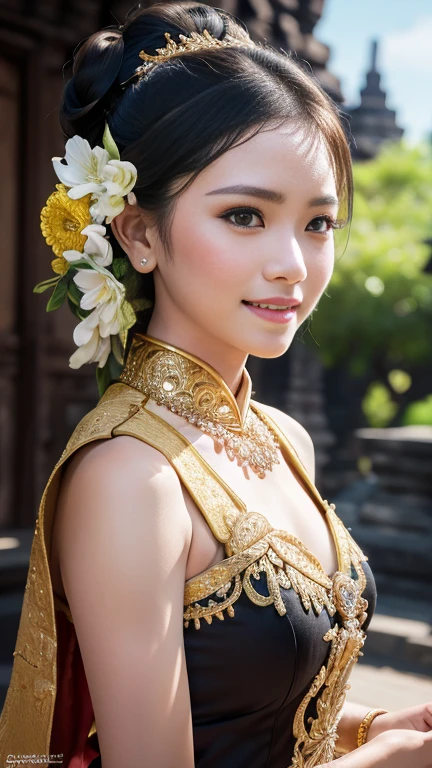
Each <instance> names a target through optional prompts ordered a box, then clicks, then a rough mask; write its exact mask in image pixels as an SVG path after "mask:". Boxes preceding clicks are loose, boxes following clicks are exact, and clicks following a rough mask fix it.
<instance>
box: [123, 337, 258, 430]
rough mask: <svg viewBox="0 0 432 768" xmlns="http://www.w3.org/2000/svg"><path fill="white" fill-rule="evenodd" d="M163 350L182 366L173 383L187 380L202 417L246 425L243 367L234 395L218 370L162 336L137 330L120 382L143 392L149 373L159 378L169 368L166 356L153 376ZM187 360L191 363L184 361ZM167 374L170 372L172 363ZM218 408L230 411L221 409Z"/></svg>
mask: <svg viewBox="0 0 432 768" xmlns="http://www.w3.org/2000/svg"><path fill="white" fill-rule="evenodd" d="M166 351H168V352H172V353H173V355H174V359H175V365H176V367H177V366H181V367H180V368H179V370H178V373H177V375H176V378H177V381H175V382H173V384H174V386H176V385H177V384H178V382H179V379H180V378H181V380H182V381H181V383H182V385H183V387H184V386H185V381H186V380H187V384H186V387H185V389H186V394H187V395H189V396H190V398H191V405H193V408H194V409H195V410H197V411H198V412H199V413H201V414H202V416H203V417H206V418H209V419H211V420H212V421H214V422H215V423H219V424H222V425H223V426H224V427H225V428H226V429H229V430H232V431H233V432H240V431H241V430H242V429H243V428H244V426H245V421H246V416H247V412H248V408H249V402H250V395H251V391H252V381H251V378H250V376H249V373H248V371H247V369H246V368H244V369H243V376H242V381H241V384H240V389H239V392H238V393H237V398H236V397H234V395H233V393H232V391H231V390H230V388H229V386H228V385H227V384H226V382H225V381H224V380H223V378H222V377H221V376H220V374H219V373H218V372H217V370H216V369H215V368H213V366H211V365H209V363H206V362H205V361H204V360H202V359H201V358H200V357H196V356H195V355H193V354H191V353H190V352H186V350H184V349H182V348H181V347H176V346H174V345H173V344H168V343H167V342H166V341H162V339H156V338H154V336H148V335H146V334H143V333H137V334H135V335H134V338H133V340H132V344H131V348H130V350H129V354H128V357H127V360H126V364H125V367H124V369H123V371H122V372H121V374H120V381H122V382H123V383H124V384H128V385H129V386H130V387H134V388H135V389H139V390H141V391H142V392H143V391H144V385H145V384H146V383H147V382H148V380H149V378H150V377H151V375H154V376H155V378H156V379H157V380H158V381H159V379H160V378H161V374H163V373H164V372H165V371H166V367H165V366H167V367H168V365H169V359H168V363H164V367H163V369H162V371H157V374H156V375H155V372H154V371H155V369H154V363H155V362H156V363H157V362H158V359H162V361H164V357H165V355H164V354H163V353H164V352H166ZM158 353H162V354H158ZM182 358H184V359H185V360H182ZM186 360H188V361H189V362H190V363H193V364H194V365H193V366H189V365H187V364H185V361H186ZM182 363H183V366H182ZM170 373H172V368H171V366H170ZM144 374H145V376H144ZM144 394H145V392H144ZM220 408H228V409H229V410H226V411H225V412H224V411H222V412H221V411H220V410H219V409H220Z"/></svg>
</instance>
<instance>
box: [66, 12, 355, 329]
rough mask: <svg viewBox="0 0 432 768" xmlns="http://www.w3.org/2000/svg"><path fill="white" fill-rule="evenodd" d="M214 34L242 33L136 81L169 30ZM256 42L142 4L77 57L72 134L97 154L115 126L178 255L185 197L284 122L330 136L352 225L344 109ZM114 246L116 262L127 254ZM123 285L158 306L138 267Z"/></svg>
mask: <svg viewBox="0 0 432 768" xmlns="http://www.w3.org/2000/svg"><path fill="white" fill-rule="evenodd" d="M204 30H208V32H209V33H210V34H211V35H212V36H213V37H215V38H217V39H218V40H223V39H224V38H225V36H226V35H230V36H234V37H235V38H236V39H238V40H239V46H238V47H237V46H236V47H225V48H224V47H220V48H207V49H205V50H199V51H193V52H187V53H186V52H185V53H183V54H182V55H181V56H178V57H173V58H171V59H169V60H167V61H164V62H163V63H161V64H158V65H157V66H155V67H150V68H149V70H148V71H147V72H146V73H145V74H142V75H140V74H139V73H137V71H136V70H137V69H138V68H139V67H140V65H142V63H143V62H142V60H141V59H140V57H139V53H140V51H142V50H144V51H145V52H146V53H148V54H151V55H156V53H157V50H156V49H157V48H164V47H165V46H166V43H167V41H166V38H165V33H166V32H169V33H170V35H171V37H172V39H173V40H174V41H176V42H179V35H180V34H183V35H186V36H190V34H191V33H192V32H198V33H201V34H202V33H203V32H204ZM248 41H250V37H249V34H248V31H247V29H246V27H245V25H244V24H243V23H242V22H241V21H240V20H239V19H237V18H236V17H234V16H232V15H231V14H229V13H228V12H226V11H224V10H221V9H219V8H214V7H211V6H207V5H204V4H202V3H197V2H189V1H188V2H167V3H157V4H155V5H152V6H150V7H148V8H144V9H143V8H141V7H140V6H138V7H136V8H134V9H133V10H132V11H130V12H129V14H128V16H127V18H126V21H125V24H124V26H122V27H116V28H113V27H110V28H108V29H103V30H101V31H100V32H97V33H96V34H94V35H92V36H91V37H90V38H88V39H87V40H86V41H84V42H83V43H82V44H81V45H80V46H79V47H78V48H77V50H76V52H75V56H74V63H73V72H72V77H71V79H70V80H69V82H68V83H67V85H66V86H65V89H64V94H63V100H62V105H61V109H60V123H61V126H62V128H63V131H64V133H65V135H66V137H71V136H73V135H75V134H78V135H80V136H82V137H83V138H85V139H87V140H88V141H89V143H90V144H91V146H95V145H97V144H99V145H100V144H101V143H102V135H103V131H104V126H105V122H107V123H108V126H109V129H110V131H111V134H112V136H113V138H114V141H115V142H116V144H117V146H118V148H119V150H120V157H121V159H122V160H129V161H130V162H132V163H133V164H134V165H135V166H136V168H137V171H138V178H137V183H136V186H135V187H134V192H135V194H136V197H137V201H138V204H139V205H140V206H142V207H143V208H144V209H145V210H146V211H148V212H149V213H151V215H152V216H154V221H155V223H156V225H157V229H158V232H159V234H160V237H161V241H162V243H163V244H164V247H165V249H166V252H167V255H168V256H170V246H171V243H170V223H171V221H172V215H173V212H174V208H175V201H176V199H177V197H178V196H179V195H180V194H181V192H182V191H184V190H185V189H186V187H187V186H188V185H189V184H191V183H192V181H193V180H194V178H195V177H196V176H197V175H198V174H199V173H200V171H202V170H203V169H204V168H205V167H206V166H207V165H209V164H210V163H211V162H213V161H214V160H216V159H217V158H218V157H219V156H220V155H221V154H223V153H224V152H226V151H227V150H228V149H230V148H232V147H234V146H236V145H238V144H239V143H242V142H243V141H246V140H248V139H249V138H251V137H252V136H253V135H255V134H256V133H258V132H259V131H260V130H263V129H264V128H265V127H266V126H273V125H274V124H275V123H276V124H279V123H280V124H282V123H284V122H286V121H290V122H291V124H292V126H293V129H297V128H298V129H299V130H301V132H302V135H303V134H304V135H305V138H306V139H309V140H314V139H316V138H319V137H321V138H323V139H324V141H325V143H326V146H327V149H328V151H329V157H330V159H331V162H332V165H333V170H334V173H335V178H336V186H337V191H338V195H339V198H340V200H341V203H342V205H343V206H344V208H345V210H346V217H345V218H346V221H347V222H348V221H350V220H351V216H352V204H353V180H352V164H351V153H350V148H349V142H348V139H347V136H346V128H345V127H344V125H343V117H342V115H341V113H340V111H339V108H338V106H337V105H336V104H335V103H334V102H333V101H332V100H331V98H330V97H329V96H328V95H327V94H326V93H325V91H324V90H323V88H322V87H321V85H320V84H319V82H318V81H317V80H316V78H315V77H314V76H313V75H312V74H311V73H310V72H307V71H306V70H305V69H304V68H303V67H302V66H301V64H300V63H299V62H298V61H296V60H295V57H294V56H293V55H291V54H286V53H284V52H279V51H276V50H275V49H273V48H272V47H271V46H269V45H267V44H265V45H264V44H255V45H253V46H248V45H246V46H245V45H242V43H245V42H246V43H247V42H248ZM185 176H186V177H188V178H187V180H186V181H185V183H184V184H183V185H182V184H180V185H179V184H178V182H179V181H181V179H182V177H185ZM111 240H112V243H113V247H114V248H115V250H116V254H115V255H119V253H120V254H122V253H123V251H122V250H121V249H120V246H119V245H118V243H117V241H115V238H114V237H112V238H111ZM125 284H126V297H127V298H128V299H129V300H130V299H131V298H132V297H133V298H135V299H136V298H147V299H150V300H151V301H154V282H153V276H152V274H151V273H149V274H146V275H142V274H141V273H138V272H136V270H134V269H133V268H130V269H129V276H128V279H126V281H125ZM149 319H150V314H149V310H145V311H143V312H142V313H140V315H139V317H138V320H139V322H138V323H137V326H134V327H133V328H132V329H131V331H130V337H131V336H132V334H133V331H134V330H142V331H143V332H145V330H146V326H147V325H148V321H149Z"/></svg>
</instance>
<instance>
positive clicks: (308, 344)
mask: <svg viewBox="0 0 432 768" xmlns="http://www.w3.org/2000/svg"><path fill="white" fill-rule="evenodd" d="M146 4H149V5H150V4H151V3H145V2H144V3H142V5H143V6H145V5H146ZM131 5H132V2H130V0H127V1H126V2H125V1H124V0H0V171H1V177H2V178H1V184H0V210H1V251H0V263H1V268H2V277H1V280H0V706H1V705H2V703H3V697H4V693H5V690H6V687H7V684H8V681H9V676H10V670H11V664H12V651H13V649H14V646H15V639H16V632H17V628H18V620H19V614H20V610H21V604H22V596H23V590H24V585H25V581H26V576H27V567H28V559H29V552H30V546H31V541H32V537H33V532H34V521H35V519H36V515H37V512H38V507H39V502H40V498H41V495H42V492H43V489H44V486H45V484H46V482H47V480H48V477H49V475H50V473H51V471H52V469H53V466H54V464H55V463H56V461H57V460H58V458H59V456H60V454H61V452H62V450H63V448H64V446H65V444H66V441H67V439H68V438H69V436H70V434H71V432H72V431H73V429H74V427H75V426H76V424H77V423H78V422H79V421H80V419H81V418H82V417H83V416H84V415H85V414H86V413H87V412H88V411H89V410H90V409H91V408H93V407H94V405H95V404H96V402H97V400H98V394H97V386H96V378H95V370H94V366H83V367H82V368H81V369H78V370H72V369H70V368H69V365H68V360H69V357H70V355H71V353H72V352H73V350H74V349H75V346H74V344H73V340H72V331H73V328H74V325H75V323H76V320H75V318H74V317H73V316H72V314H71V313H70V312H69V311H68V309H67V308H66V306H65V307H63V308H62V309H60V310H58V311H57V312H55V315H53V314H52V313H47V312H46V311H45V304H46V302H45V301H43V300H41V298H40V297H39V296H37V295H36V294H33V292H32V289H33V286H34V285H35V284H36V283H37V282H40V281H41V280H44V279H46V278H47V277H49V275H50V274H51V272H50V262H51V258H52V254H51V251H50V250H49V249H48V248H47V246H46V244H45V242H44V240H43V238H42V236H41V233H40V229H39V213H40V210H41V208H42V207H43V205H44V203H45V201H46V199H47V197H48V196H49V195H50V194H51V192H52V191H53V189H54V184H55V183H56V181H57V179H56V177H55V175H54V172H53V170H52V164H51V158H52V157H53V156H56V155H58V156H63V154H64V141H63V138H62V135H61V131H60V129H59V126H58V119H57V105H58V103H59V100H60V95H61V90H62V83H63V66H64V65H65V63H66V62H70V60H71V58H72V54H73V50H74V48H75V46H76V45H77V43H78V42H79V41H80V40H82V39H83V38H85V37H87V36H88V35H90V34H92V33H93V32H95V31H96V30H98V29H100V28H101V27H105V26H110V25H112V24H118V23H122V22H123V21H124V18H125V16H126V13H127V11H128V10H129V8H130V7H131ZM218 7H223V8H224V9H225V10H227V11H230V12H231V13H234V14H235V15H236V16H238V17H240V18H241V19H242V20H243V21H244V22H246V24H247V25H248V27H249V30H250V32H251V35H252V37H253V38H254V39H255V40H257V41H258V40H266V41H267V42H269V43H271V44H272V45H273V46H275V47H276V48H279V49H283V50H285V51H291V52H292V53H293V55H294V56H296V57H297V58H298V60H299V61H300V63H301V64H302V66H304V67H305V68H306V69H307V70H309V71H312V72H313V73H314V75H315V76H316V77H317V78H318V80H319V81H320V83H321V85H322V86H323V88H324V89H325V90H326V92H327V93H328V94H329V95H330V96H331V98H332V99H333V100H334V101H335V102H336V103H337V104H338V105H339V106H340V108H341V109H342V111H343V112H344V114H345V115H346V117H347V119H348V121H349V125H350V130H351V134H352V139H351V144H352V156H353V162H354V177H355V202H354V217H353V223H352V226H351V229H350V231H349V232H348V230H347V229H344V230H342V231H339V232H336V267H335V271H334V276H333V278H332V281H331V283H330V284H329V286H328V288H327V290H326V292H325V294H324V296H323V297H322V299H321V301H320V302H319V305H318V307H317V308H316V310H315V311H314V312H313V314H312V316H311V318H310V322H308V323H307V324H305V325H304V326H303V327H302V328H301V329H300V330H299V332H298V334H297V336H296V338H295V340H294V342H293V344H292V346H291V348H290V350H289V352H288V353H287V354H286V355H284V356H283V357H282V358H278V359H276V360H266V361H263V360H258V359H256V358H250V359H249V361H248V369H249V371H250V373H251V376H252V380H253V385H254V392H255V393H256V394H255V397H256V398H257V399H258V400H264V401H265V402H268V403H269V404H271V405H274V406H276V407H278V408H281V409H282V410H285V411H286V412H288V413H290V414H291V415H292V416H293V417H294V418H296V419H298V420H299V421H300V422H301V423H302V424H303V425H304V426H305V427H306V429H308V431H309V432H310V434H311V436H312V438H313V440H314V444H315V451H316V470H317V473H316V484H317V487H318V489H319V490H320V492H321V494H322V496H323V497H324V498H327V499H328V500H329V501H332V502H334V503H335V504H336V511H337V513H338V514H339V516H340V517H341V518H342V519H343V520H344V522H345V524H346V525H347V526H348V527H349V528H350V530H351V532H352V534H353V536H354V538H355V539H356V540H357V541H358V543H359V544H360V546H361V547H362V549H363V550H364V552H365V553H366V554H367V555H368V557H369V562H370V565H371V567H372V570H373V572H374V575H375V578H376V582H377V588H378V605H377V611H376V614H375V616H374V618H373V621H372V623H371V626H370V629H369V633H368V639H367V642H366V646H365V656H364V657H363V658H362V659H361V660H360V663H359V664H358V665H357V668H356V669H355V670H354V673H353V675H352V678H351V680H352V690H351V691H350V694H349V697H351V699H352V700H356V701H361V702H363V703H365V704H367V705H370V706H380V707H384V708H387V709H396V708H402V707H405V706H410V705H414V704H416V703H421V702H424V701H426V700H431V699H432V632H431V627H432V599H431V594H432V589H431V584H432V100H431V94H432V88H431V85H432V53H431V42H430V41H431V40H432V4H431V2H430V0H351V2H347V1H346V0H218Z"/></svg>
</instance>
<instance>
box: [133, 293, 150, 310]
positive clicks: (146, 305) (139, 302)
mask: <svg viewBox="0 0 432 768" xmlns="http://www.w3.org/2000/svg"><path fill="white" fill-rule="evenodd" d="M131 306H132V308H133V309H134V310H135V312H142V311H143V310H144V309H150V307H152V306H153V302H152V301H151V299H146V298H144V297H142V298H141V299H133V300H132V301H131Z"/></svg>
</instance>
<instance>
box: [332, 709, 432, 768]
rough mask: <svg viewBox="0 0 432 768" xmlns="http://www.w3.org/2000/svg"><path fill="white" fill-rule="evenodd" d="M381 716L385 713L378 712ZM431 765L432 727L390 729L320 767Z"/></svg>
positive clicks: (424, 767) (417, 767)
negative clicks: (423, 730)
mask: <svg viewBox="0 0 432 768" xmlns="http://www.w3.org/2000/svg"><path fill="white" fill-rule="evenodd" d="M380 717H384V715H380ZM377 719H378V718H377ZM407 766H412V768H432V730H429V731H427V732H423V733H421V732H420V731H416V730H413V729H401V730H399V729H390V730H387V731H383V733H379V734H378V735H377V736H376V737H375V738H373V739H372V740H371V741H368V742H366V744H363V746H361V747H358V748H357V749H354V750H353V751H352V752H347V754H345V755H342V757H339V758H337V759H336V760H332V761H331V762H330V763H325V764H323V763H321V764H320V766H319V768H407Z"/></svg>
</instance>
